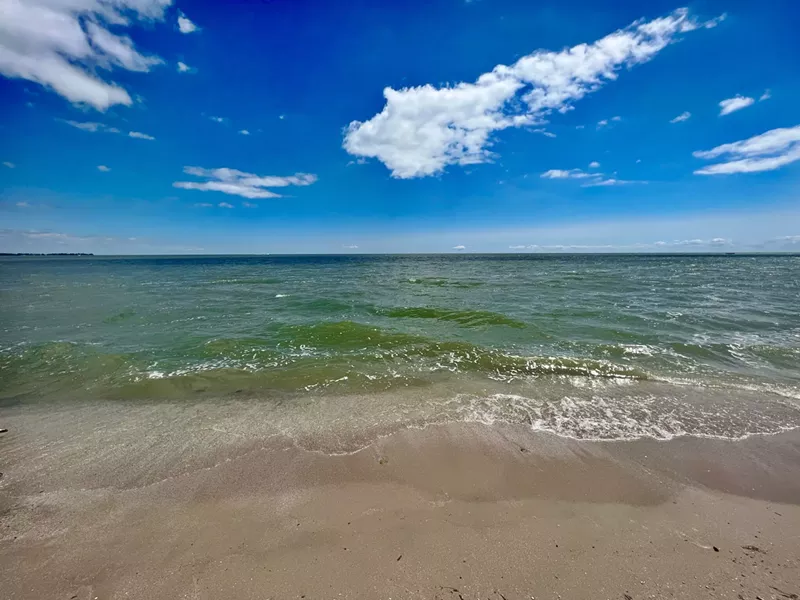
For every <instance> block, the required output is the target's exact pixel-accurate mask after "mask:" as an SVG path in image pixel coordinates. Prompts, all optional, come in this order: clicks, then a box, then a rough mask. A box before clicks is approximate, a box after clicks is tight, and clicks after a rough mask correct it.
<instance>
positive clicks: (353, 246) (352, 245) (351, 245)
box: [342, 244, 358, 250]
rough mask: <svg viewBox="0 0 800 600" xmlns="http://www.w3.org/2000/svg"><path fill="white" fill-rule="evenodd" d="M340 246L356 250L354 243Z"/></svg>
mask: <svg viewBox="0 0 800 600" xmlns="http://www.w3.org/2000/svg"><path fill="white" fill-rule="evenodd" d="M342 248H345V249H346V250H358V246H356V245H355V244H349V245H342Z"/></svg>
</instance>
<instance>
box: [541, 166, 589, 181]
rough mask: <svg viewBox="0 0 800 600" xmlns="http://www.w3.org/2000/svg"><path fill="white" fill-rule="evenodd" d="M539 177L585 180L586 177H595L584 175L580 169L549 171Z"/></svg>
mask: <svg viewBox="0 0 800 600" xmlns="http://www.w3.org/2000/svg"><path fill="white" fill-rule="evenodd" d="M589 166H591V165H589ZM539 177H542V178H543V179H586V178H587V177H596V175H593V174H592V173H585V172H583V171H581V170H580V169H570V170H568V171H567V170H565V169H550V170H549V171H545V172H544V173H542V174H541V175H539Z"/></svg>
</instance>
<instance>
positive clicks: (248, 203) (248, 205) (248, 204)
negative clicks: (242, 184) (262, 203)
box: [242, 202, 258, 208]
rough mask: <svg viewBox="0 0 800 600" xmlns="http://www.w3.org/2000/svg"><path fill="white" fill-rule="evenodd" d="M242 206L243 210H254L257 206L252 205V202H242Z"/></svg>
mask: <svg viewBox="0 0 800 600" xmlns="http://www.w3.org/2000/svg"><path fill="white" fill-rule="evenodd" d="M242 206H244V207H245V208H255V207H256V206H258V204H253V203H252V202H242Z"/></svg>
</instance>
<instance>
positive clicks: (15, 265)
mask: <svg viewBox="0 0 800 600" xmlns="http://www.w3.org/2000/svg"><path fill="white" fill-rule="evenodd" d="M4 261H5V262H2V268H3V273H4V278H3V280H2V289H0V292H2V294H3V297H4V299H6V300H7V302H6V303H5V305H4V310H3V313H2V319H0V325H2V347H0V427H2V428H6V429H8V431H7V432H6V433H2V434H0V457H1V466H0V471H1V472H2V477H0V581H2V582H3V583H2V592H3V593H2V596H3V597H4V598H9V599H14V600H20V599H26V600H27V599H31V600H34V599H35V600H41V599H49V598H53V599H64V600H95V599H96V600H103V599H109V600H111V599H123V598H124V599H148V600H149V599H155V598H158V599H162V598H163V599H169V600H171V599H177V598H187V599H218V598H240V599H250V598H252V599H262V600H263V599H267V598H272V599H283V598H301V599H302V598H307V599H309V600H311V599H323V598H326V599H330V598H365V599H372V598H379V599H384V598H386V599H388V598H394V599H405V598H426V599H436V598H439V599H443V600H444V599H450V598H452V599H457V598H460V599H461V600H472V599H475V600H478V599H481V600H486V599H491V600H496V599H497V600H502V599H503V598H505V600H516V599H524V600H529V599H531V598H536V599H542V598H551V599H556V600H557V599H558V598H563V599H564V600H568V599H582V598H586V599H592V600H595V599H597V598H608V599H617V600H626V599H627V600H630V599H647V598H686V599H696V598H725V599H729V598H733V599H737V600H738V599H739V598H741V599H742V600H757V599H758V598H761V599H762V600H792V599H795V600H796V598H797V595H798V594H800V587H799V586H798V582H799V581H800V577H798V573H800V552H798V548H800V369H799V368H798V365H800V362H799V360H800V344H799V343H798V340H800V315H799V314H798V312H797V310H796V299H797V297H798V294H800V276H799V275H800V270H799V269H800V262H798V260H797V257H793V256H736V257H725V256H644V255H642V256H633V255H631V256H591V257H588V256H569V255H563V256H516V255H515V256H504V255H486V256H479V255H473V256H470V255H463V256H447V257H444V256H340V257H336V256H322V257H314V256H287V257H280V256H276V257H69V258H59V259H54V258H47V257H21V258H13V259H4Z"/></svg>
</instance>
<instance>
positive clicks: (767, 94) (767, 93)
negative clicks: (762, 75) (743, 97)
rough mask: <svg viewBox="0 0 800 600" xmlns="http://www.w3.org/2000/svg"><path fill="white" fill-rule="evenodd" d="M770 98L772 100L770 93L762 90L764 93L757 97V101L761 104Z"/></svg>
mask: <svg viewBox="0 0 800 600" xmlns="http://www.w3.org/2000/svg"><path fill="white" fill-rule="evenodd" d="M770 98H772V92H770V91H769V90H764V93H763V94H761V96H759V98H758V101H759V102H763V101H764V100H769V99H770Z"/></svg>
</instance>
